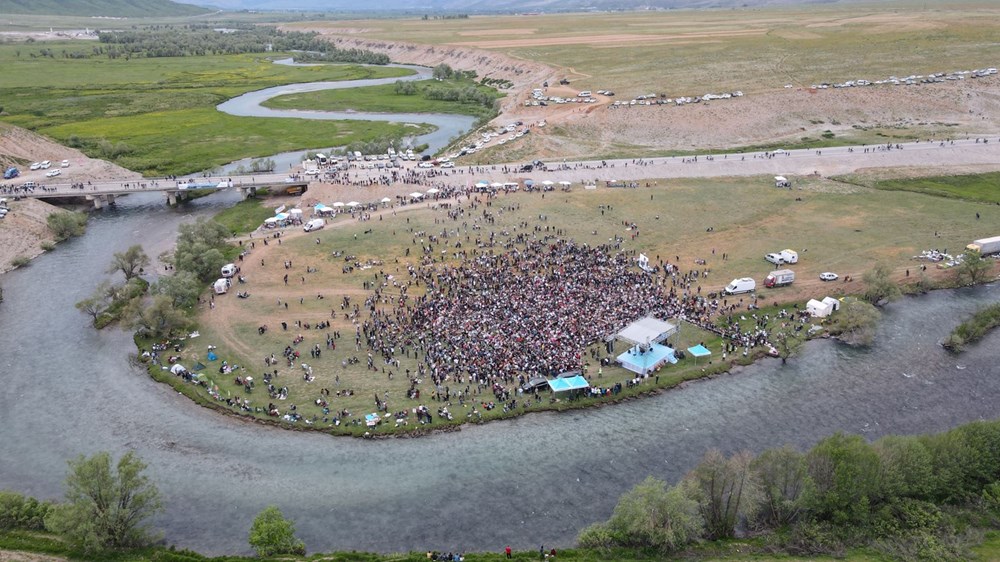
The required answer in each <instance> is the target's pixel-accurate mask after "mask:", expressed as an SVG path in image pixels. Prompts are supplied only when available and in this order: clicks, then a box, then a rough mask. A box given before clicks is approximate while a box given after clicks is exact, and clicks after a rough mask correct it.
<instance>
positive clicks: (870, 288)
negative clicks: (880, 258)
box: [861, 264, 902, 306]
mask: <svg viewBox="0 0 1000 562" xmlns="http://www.w3.org/2000/svg"><path fill="white" fill-rule="evenodd" d="M891 273H892V270H890V269H889V266H887V265H885V264H879V265H876V266H875V267H874V268H873V269H872V270H871V271H868V272H866V273H865V274H864V275H863V276H862V277H861V279H862V280H863V281H864V282H865V292H864V293H862V298H864V299H865V300H866V301H868V302H870V303H871V304H874V305H876V306H882V305H883V304H885V303H887V302H889V301H891V300H893V299H895V298H897V297H899V295H900V294H902V291H900V290H899V285H896V283H895V282H893V280H892V279H890V278H889V275H890V274H891Z"/></svg>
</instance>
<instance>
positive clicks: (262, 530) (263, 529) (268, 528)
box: [250, 505, 306, 556]
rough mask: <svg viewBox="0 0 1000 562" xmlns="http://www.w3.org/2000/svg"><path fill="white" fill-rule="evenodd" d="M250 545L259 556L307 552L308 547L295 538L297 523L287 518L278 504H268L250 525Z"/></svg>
mask: <svg viewBox="0 0 1000 562" xmlns="http://www.w3.org/2000/svg"><path fill="white" fill-rule="evenodd" d="M250 546H251V547H253V549H254V550H255V551H257V555H258V556H273V555H275V554H305V553H306V547H305V545H304V544H303V543H302V541H300V540H299V539H297V538H295V524H294V523H292V522H291V521H289V520H288V519H285V516H284V515H282V514H281V510H280V509H278V508H277V506H273V505H270V506H267V507H266V508H264V511H261V512H260V513H259V514H258V515H257V517H256V518H255V519H254V520H253V525H251V526H250Z"/></svg>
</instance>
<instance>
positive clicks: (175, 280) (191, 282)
mask: <svg viewBox="0 0 1000 562" xmlns="http://www.w3.org/2000/svg"><path fill="white" fill-rule="evenodd" d="M203 288H204V286H203V284H202V282H201V281H199V280H198V277H197V276H195V274H194V273H191V272H190V271H178V272H176V273H174V274H173V275H168V276H165V277H161V278H160V279H159V281H157V282H156V286H155V287H154V293H157V294H162V295H167V296H168V297H170V301H171V303H173V305H174V307H176V308H190V307H192V306H194V305H195V304H197V303H198V297H199V296H201V291H202V289H203Z"/></svg>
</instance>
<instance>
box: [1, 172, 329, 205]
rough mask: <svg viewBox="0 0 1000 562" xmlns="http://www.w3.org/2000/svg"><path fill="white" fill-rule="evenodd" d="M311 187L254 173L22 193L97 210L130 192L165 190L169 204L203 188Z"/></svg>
mask: <svg viewBox="0 0 1000 562" xmlns="http://www.w3.org/2000/svg"><path fill="white" fill-rule="evenodd" d="M308 187H309V180H307V179H298V178H294V179H292V180H289V177H288V176H287V175H285V174H255V175H253V176H234V177H204V178H187V179H169V178H142V179H138V180H133V181H99V182H90V181H88V182H86V183H81V182H77V183H50V182H45V183H43V184H40V185H39V186H37V187H35V188H34V189H32V190H31V191H28V192H25V193H21V194H20V195H21V196H22V197H34V198H36V199H52V198H66V197H76V198H83V199H86V200H87V201H92V202H93V204H94V207H95V208H97V209H100V208H103V207H105V206H107V205H113V204H114V202H115V197H118V196H119V195H128V194H130V193H144V192H149V191H159V192H162V193H163V194H164V195H165V196H166V199H167V204H168V205H176V204H177V203H179V202H180V201H184V200H186V199H188V197H189V196H190V194H191V192H193V191H200V190H207V189H210V190H222V189H238V190H239V191H240V194H241V195H242V196H243V199H247V198H248V197H253V196H255V195H257V193H258V192H260V191H263V190H265V189H266V190H268V191H270V192H279V191H280V192H282V193H285V192H289V193H303V192H305V191H306V190H307V189H308Z"/></svg>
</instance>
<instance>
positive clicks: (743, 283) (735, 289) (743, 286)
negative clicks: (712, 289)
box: [725, 277, 757, 295]
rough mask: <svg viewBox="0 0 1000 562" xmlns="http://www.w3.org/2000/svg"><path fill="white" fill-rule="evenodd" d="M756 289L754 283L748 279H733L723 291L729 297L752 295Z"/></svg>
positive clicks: (755, 283)
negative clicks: (742, 294) (741, 294)
mask: <svg viewBox="0 0 1000 562" xmlns="http://www.w3.org/2000/svg"><path fill="white" fill-rule="evenodd" d="M756 288H757V282H756V281H754V280H753V279H751V278H750V277H741V278H739V279H733V280H732V282H730V283H729V284H728V285H726V288H725V291H726V293H727V294H730V295H738V294H740V293H752V292H753V291H754V289H756Z"/></svg>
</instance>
